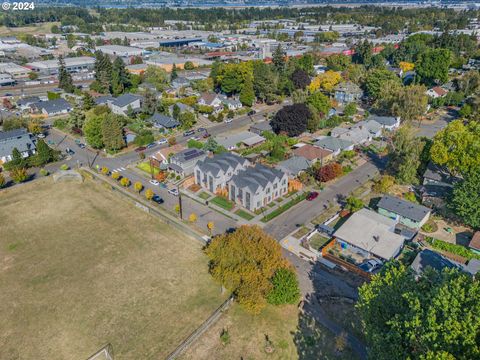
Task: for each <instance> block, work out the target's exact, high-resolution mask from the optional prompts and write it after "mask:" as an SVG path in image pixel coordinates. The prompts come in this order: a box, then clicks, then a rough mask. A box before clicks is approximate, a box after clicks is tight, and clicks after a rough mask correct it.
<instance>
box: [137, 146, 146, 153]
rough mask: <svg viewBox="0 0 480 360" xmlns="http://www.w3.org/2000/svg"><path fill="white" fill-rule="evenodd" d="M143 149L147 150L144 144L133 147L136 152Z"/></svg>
mask: <svg viewBox="0 0 480 360" xmlns="http://www.w3.org/2000/svg"><path fill="white" fill-rule="evenodd" d="M145 150H147V148H146V147H145V146H140V147H138V148H136V149H135V151H136V152H141V151H145Z"/></svg>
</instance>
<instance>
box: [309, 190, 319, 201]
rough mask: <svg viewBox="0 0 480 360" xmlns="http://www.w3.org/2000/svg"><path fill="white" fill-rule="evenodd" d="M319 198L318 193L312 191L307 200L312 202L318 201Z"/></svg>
mask: <svg viewBox="0 0 480 360" xmlns="http://www.w3.org/2000/svg"><path fill="white" fill-rule="evenodd" d="M317 196H318V192H316V191H311V192H309V193H308V195H307V200H308V201H312V200H314V199H316V198H317Z"/></svg>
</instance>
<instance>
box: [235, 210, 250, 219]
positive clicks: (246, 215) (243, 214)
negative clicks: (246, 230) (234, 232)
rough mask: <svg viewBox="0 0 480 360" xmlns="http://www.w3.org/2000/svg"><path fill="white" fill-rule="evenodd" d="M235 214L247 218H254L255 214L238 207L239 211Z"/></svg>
mask: <svg viewBox="0 0 480 360" xmlns="http://www.w3.org/2000/svg"><path fill="white" fill-rule="evenodd" d="M235 214H236V215H238V216H240V217H241V218H243V219H245V220H252V219H253V218H254V217H255V216H254V215H252V214H250V213H249V212H247V211H245V210H242V209H238V210H237V211H235Z"/></svg>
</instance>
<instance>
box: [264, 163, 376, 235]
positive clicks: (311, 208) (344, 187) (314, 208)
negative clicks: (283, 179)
mask: <svg viewBox="0 0 480 360" xmlns="http://www.w3.org/2000/svg"><path fill="white" fill-rule="evenodd" d="M382 166H383V164H382V163H380V164H374V162H373V161H368V162H366V163H365V164H363V165H361V166H359V167H358V168H356V169H355V170H353V171H352V172H351V173H349V174H347V175H345V176H344V177H342V178H340V179H339V180H338V181H337V182H335V183H333V184H332V185H329V186H328V187H327V188H325V189H324V190H323V191H321V192H320V194H319V195H318V197H317V198H316V199H315V200H313V201H303V202H301V203H300V204H298V205H296V206H294V207H293V208H292V209H290V210H289V211H287V212H285V213H283V214H282V215H280V216H278V217H276V218H275V219H273V220H272V221H270V222H269V223H268V224H267V225H266V226H265V228H264V229H265V231H266V232H268V233H269V234H270V235H272V236H273V237H274V238H275V239H277V240H281V239H283V238H284V237H285V236H287V235H288V234H290V233H291V232H293V231H294V230H295V228H297V227H298V226H300V225H302V224H305V223H307V222H309V221H311V220H312V219H313V218H315V217H317V216H318V215H320V214H322V213H323V212H324V211H325V210H326V209H327V208H328V205H329V204H334V203H336V202H337V200H338V197H339V196H340V197H342V196H348V195H349V194H350V193H351V192H352V191H353V190H355V189H356V188H357V187H359V186H360V185H362V184H363V183H364V182H366V181H368V180H369V179H371V178H374V177H375V176H376V175H377V174H378V172H379V168H380V167H382Z"/></svg>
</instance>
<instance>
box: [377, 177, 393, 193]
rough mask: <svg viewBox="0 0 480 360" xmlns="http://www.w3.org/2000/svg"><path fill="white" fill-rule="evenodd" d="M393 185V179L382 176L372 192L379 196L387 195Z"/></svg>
mask: <svg viewBox="0 0 480 360" xmlns="http://www.w3.org/2000/svg"><path fill="white" fill-rule="evenodd" d="M393 185H395V178H394V177H393V176H390V175H384V176H382V178H381V179H380V180H378V181H377V182H376V183H375V185H374V186H373V191H375V192H377V193H381V194H385V193H388V191H389V190H390V189H391V188H392V186H393Z"/></svg>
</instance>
